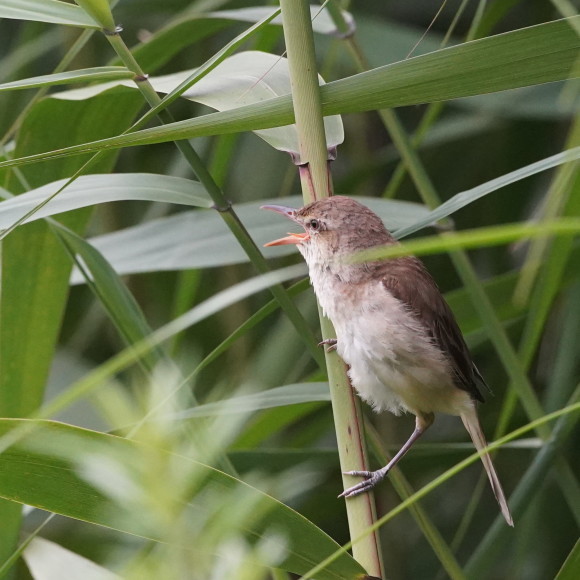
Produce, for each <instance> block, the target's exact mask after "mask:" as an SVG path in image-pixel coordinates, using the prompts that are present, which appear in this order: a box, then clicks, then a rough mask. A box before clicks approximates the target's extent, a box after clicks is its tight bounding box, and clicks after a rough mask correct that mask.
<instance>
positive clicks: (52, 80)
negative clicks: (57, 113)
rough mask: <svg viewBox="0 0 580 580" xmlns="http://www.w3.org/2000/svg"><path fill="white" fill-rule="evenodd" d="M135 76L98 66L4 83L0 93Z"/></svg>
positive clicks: (112, 67)
mask: <svg viewBox="0 0 580 580" xmlns="http://www.w3.org/2000/svg"><path fill="white" fill-rule="evenodd" d="M134 76H135V75H134V74H133V73H132V72H131V71H130V70H129V69H127V68H125V67H124V66H98V67H94V68H84V69H79V70H73V71H66V72H61V73H55V74H52V75H42V76H38V77H31V78H28V79H21V80H18V81H13V82H11V83H3V84H0V92H4V91H15V90H21V89H34V88H39V87H52V86H57V85H70V84H77V83H90V82H94V81H99V82H108V81H116V80H124V79H132V78H133V77H134Z"/></svg>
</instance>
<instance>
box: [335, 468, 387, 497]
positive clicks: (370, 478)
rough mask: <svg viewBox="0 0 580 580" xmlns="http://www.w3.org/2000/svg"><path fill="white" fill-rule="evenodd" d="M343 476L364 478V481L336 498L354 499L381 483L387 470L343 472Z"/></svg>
mask: <svg viewBox="0 0 580 580" xmlns="http://www.w3.org/2000/svg"><path fill="white" fill-rule="evenodd" d="M344 474H345V475H352V476H354V477H364V479H363V480H362V481H361V482H359V483H357V484H356V485H353V486H352V487H349V488H348V489H345V490H344V491H343V492H342V493H341V494H340V495H339V496H338V497H355V496H356V495H359V494H361V493H365V492H367V491H370V490H371V489H373V487H375V485H377V483H379V482H381V481H382V480H383V479H384V478H385V475H387V470H385V469H378V470H377V471H345V472H344Z"/></svg>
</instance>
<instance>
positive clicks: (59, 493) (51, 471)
mask: <svg viewBox="0 0 580 580" xmlns="http://www.w3.org/2000/svg"><path fill="white" fill-rule="evenodd" d="M23 425H26V426H27V427H28V428H27V432H26V435H24V436H23V438H21V439H20V440H19V442H18V443H17V444H15V445H14V446H12V447H11V448H9V449H8V450H7V451H5V452H4V453H2V454H1V455H0V472H2V474H3V475H2V478H0V496H1V497H4V498H6V499H8V500H11V501H15V502H18V503H25V504H28V505H32V506H35V507H38V508H40V509H44V510H48V511H52V512H55V513H58V514H61V515H64V516H67V517H71V518H74V519H78V520H81V521H85V522H89V523H93V524H97V525H101V526H105V527H109V528H112V529H117V530H119V531H121V532H125V533H128V534H133V535H137V536H141V537H147V538H149V539H151V540H154V541H160V540H162V538H160V537H156V534H155V532H154V531H153V530H151V529H150V528H147V527H145V528H143V526H142V525H139V523H137V519H136V517H135V516H136V515H138V514H135V513H132V514H131V517H128V518H122V517H119V512H122V511H123V510H124V509H127V508H124V507H123V504H122V503H120V502H118V501H113V500H111V499H110V498H108V497H106V496H105V495H103V493H102V492H100V491H98V490H97V489H96V488H95V487H93V486H92V485H91V484H90V483H87V481H86V480H85V479H84V478H82V477H80V476H79V475H78V473H77V467H76V466H77V465H83V461H82V456H83V455H84V454H86V453H87V451H91V452H92V453H94V454H98V455H99V456H102V457H104V458H106V457H109V458H111V460H113V461H116V462H119V461H122V462H126V463H127V464H130V462H131V460H132V458H133V457H134V456H135V455H138V454H139V453H142V452H143V447H146V446H145V445H143V444H140V443H138V442H136V441H130V440H127V439H123V438H120V437H115V436H112V435H106V434H104V433H97V432H96V431H89V430H86V429H81V428H79V427H72V426H70V425H65V424H62V423H55V422H52V421H32V420H26V419H0V436H2V435H4V434H6V433H8V432H10V431H11V430H12V429H15V428H19V427H22V426H23ZM156 452H157V453H161V454H164V453H167V452H164V451H163V450H161V449H158V450H156ZM180 461H182V462H185V463H188V464H190V465H191V466H194V467H195V469H196V470H199V472H201V473H203V476H204V480H205V481H207V484H206V485H209V486H212V487H215V488H217V489H220V490H224V491H225V492H227V490H232V489H234V488H235V487H236V486H243V487H244V488H245V491H246V492H247V494H248V495H250V496H252V497H255V498H257V499H258V500H259V501H260V503H261V505H265V506H267V509H265V510H264V516H263V517H262V518H261V520H257V521H252V522H249V523H248V525H247V527H246V529H244V530H243V532H244V533H245V534H247V535H248V536H249V537H256V536H258V537H260V536H262V535H263V534H264V533H266V532H267V531H268V530H270V529H272V528H274V529H277V530H282V531H283V532H284V534H285V536H286V540H287V542H288V553H287V557H286V559H285V561H284V562H283V564H282V565H281V567H282V568H283V569H285V570H288V571H291V572H294V573H297V574H303V573H306V572H307V571H308V570H310V569H311V568H312V567H313V565H315V564H316V563H318V562H320V561H321V560H323V559H324V558H325V557H327V556H330V555H331V554H334V553H335V552H336V550H339V549H340V546H339V545H338V544H337V543H336V542H334V540H332V539H331V538H330V537H329V536H328V535H327V534H326V533H324V532H323V531H322V530H320V529H319V528H317V527H316V526H315V525H314V524H313V523H312V522H310V521H309V520H307V519H306V518H304V517H303V516H301V515H300V514H299V513H297V512H295V511H294V510H292V509H290V508H289V507H287V506H286V505H284V504H283V503H281V502H279V501H277V500H276V499H274V498H272V497H271V496H268V495H266V494H264V493H263V492H261V491H259V490H257V489H255V488H253V487H251V486H249V485H248V484H246V483H244V482H243V481H240V480H237V479H235V478H234V477H231V476H229V475H226V474H225V473H222V472H221V471H218V470H216V469H213V468H211V467H209V466H207V465H204V464H202V463H199V462H196V461H194V460H192V459H190V458H189V457H184V456H180ZM31 482H35V484H34V485H32V484H31ZM203 497H205V496H204V495H203V494H201V495H200V496H199V498H198V497H197V496H194V497H193V498H192V499H191V500H190V501H189V502H188V504H187V505H188V506H191V507H192V508H193V509H194V510H201V511H202V512H205V511H206V506H205V505H204V502H203V501H202V499H201V498H203ZM185 507H187V506H185V505H184V508H185ZM361 574H364V570H363V569H362V568H361V566H360V565H359V564H358V563H357V562H356V561H355V560H354V559H353V558H352V557H351V556H350V555H349V554H347V553H346V552H343V553H342V554H341V555H340V556H338V557H337V559H336V560H335V561H334V562H333V563H332V564H330V565H329V566H328V567H327V568H325V570H323V571H321V572H320V573H319V574H318V575H317V578H319V579H321V580H355V579H356V578H357V577H359V576H360V575H361Z"/></svg>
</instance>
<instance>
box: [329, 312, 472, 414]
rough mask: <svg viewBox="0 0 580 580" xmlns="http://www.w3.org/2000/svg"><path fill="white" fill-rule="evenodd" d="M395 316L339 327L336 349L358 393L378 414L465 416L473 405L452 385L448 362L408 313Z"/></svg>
mask: <svg viewBox="0 0 580 580" xmlns="http://www.w3.org/2000/svg"><path fill="white" fill-rule="evenodd" d="M390 314H391V315H392V316H390V317H387V319H386V320H385V317H384V315H383V316H381V320H380V323H379V324H378V323H377V316H376V314H374V315H373V314H372V313H365V314H364V315H363V316H361V317H357V318H354V319H353V318H351V319H350V320H351V321H352V320H355V323H354V324H346V325H344V324H338V325H336V326H337V329H336V330H337V350H338V353H339V354H340V356H341V357H342V359H343V360H344V361H345V362H346V363H347V364H348V365H350V370H349V376H350V379H351V382H352V384H353V386H354V387H355V389H356V390H357V392H358V394H359V395H360V396H361V398H362V399H363V400H365V401H366V402H367V403H369V404H370V405H371V406H372V407H373V408H374V409H375V410H376V411H384V410H388V411H390V412H392V413H395V414H400V413H401V412H402V411H410V412H412V413H415V414H417V412H422V413H432V412H441V413H449V414H452V415H458V414H460V413H461V410H462V408H464V407H465V406H467V405H471V404H472V401H471V398H470V397H469V395H468V394H467V393H466V392H465V391H462V390H460V389H458V388H457V387H456V386H455V385H454V384H453V380H452V375H451V370H450V365H449V363H448V362H447V360H446V359H445V358H444V356H443V355H442V354H441V352H440V351H439V349H438V348H437V347H436V346H434V345H433V343H432V342H431V339H430V338H429V337H428V336H427V335H426V334H425V332H424V331H423V330H422V328H420V327H418V326H417V324H416V323H415V320H414V319H413V318H412V317H410V316H409V315H408V313H407V312H405V311H391V313H390ZM409 337H411V339H410V340H409Z"/></svg>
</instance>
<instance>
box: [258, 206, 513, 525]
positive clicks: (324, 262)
mask: <svg viewBox="0 0 580 580" xmlns="http://www.w3.org/2000/svg"><path fill="white" fill-rule="evenodd" d="M262 207H263V209H269V210H273V211H275V212H278V213H280V214H282V215H284V216H286V217H287V218H289V219H291V220H292V221H294V222H296V223H297V224H300V225H301V226H302V227H303V228H304V230H305V231H304V232H303V233H298V234H289V235H288V237H285V238H281V239H279V240H275V241H273V242H270V243H268V244H266V245H267V246H278V245H283V244H296V246H297V248H298V250H299V251H300V253H301V254H302V255H303V256H304V258H305V260H306V262H307V264H308V269H309V273H310V280H311V283H312V286H313V287H314V292H315V293H316V296H317V298H318V302H319V303H320V305H321V307H322V309H323V311H324V313H325V315H326V316H328V318H330V320H331V321H332V323H333V325H334V328H335V329H336V339H331V340H327V341H325V344H328V345H330V348H336V350H337V352H338V354H339V355H340V356H341V357H342V359H343V360H344V361H345V362H346V363H347V364H348V365H349V366H350V369H349V371H348V374H349V377H350V380H351V383H352V385H353V386H354V388H355V389H356V391H357V392H358V394H359V395H360V397H361V398H362V399H363V400H365V401H366V402H367V403H369V404H370V405H371V406H372V407H373V409H374V410H375V411H377V412H380V411H390V412H391V413H394V414H395V415H399V414H401V412H410V413H413V414H414V415H415V417H416V420H415V430H414V431H413V433H412V435H411V437H409V439H408V441H407V442H406V443H405V444H404V445H403V447H402V448H401V449H400V451H399V452H398V453H397V454H396V455H395V456H394V457H393V459H392V460H391V461H390V462H389V463H388V465H386V466H385V467H383V468H382V469H379V470H377V471H351V472H348V475H353V476H360V477H363V478H364V479H363V480H362V481H361V482H359V483H358V484H356V485H354V486H353V487H351V488H349V489H347V490H345V491H344V492H343V493H342V494H341V496H344V497H352V496H355V495H357V494H359V493H362V492H365V491H368V490H370V489H371V488H373V487H374V486H375V485H376V484H377V483H378V482H380V481H381V480H382V479H383V478H384V477H385V476H386V475H387V473H388V472H389V470H390V469H391V468H392V467H393V466H394V465H396V463H397V462H398V461H399V460H400V459H401V458H402V457H403V455H405V453H407V451H409V449H410V448H411V446H412V445H413V443H414V442H415V441H416V440H417V439H418V438H419V437H420V436H421V435H422V434H423V433H424V432H425V430H426V429H427V428H428V427H430V426H431V424H432V423H433V420H434V413H447V414H450V415H459V416H460V417H461V419H462V420H463V424H464V425H465V428H466V429H467V431H468V433H469V435H470V436H471V439H472V440H473V443H474V445H475V447H476V449H478V450H481V449H483V448H484V447H485V446H486V445H487V443H486V440H485V436H484V434H483V431H482V429H481V426H480V423H479V419H478V417H477V409H476V404H477V401H483V396H482V394H481V391H480V388H481V387H485V386H486V385H485V382H484V380H483V378H482V376H481V375H480V373H479V371H478V370H477V368H476V366H475V365H474V363H473V360H472V358H471V355H470V353H469V350H468V348H467V345H466V344H465V341H464V339H463V336H462V334H461V330H460V329H459V326H458V325H457V322H456V321H455V317H454V316H453V313H452V311H451V309H450V308H449V306H448V305H447V303H446V302H445V299H444V298H443V296H442V295H441V293H440V291H439V289H438V288H437V285H436V284H435V281H434V280H433V278H432V277H431V276H430V274H429V273H428V272H427V270H426V269H425V267H424V266H423V263H422V262H421V261H420V260H418V259H417V258H415V257H414V256H405V257H402V258H395V259H389V260H382V261H371V262H364V263H352V261H349V260H347V259H345V258H346V257H347V256H349V255H352V254H354V253H356V252H359V251H361V250H365V249H368V248H373V247H375V246H383V245H392V244H397V243H398V242H397V241H396V240H395V238H393V236H392V235H391V234H390V233H389V232H388V230H387V229H386V228H385V226H384V224H383V222H382V221H381V219H380V218H379V216H377V215H376V214H375V213H373V212H372V211H371V210H370V209H368V208H367V207H365V206H364V205H362V204H360V203H358V202H357V201H355V200H353V199H350V198H348V197H340V196H335V197H331V198H327V199H323V200H320V201H315V202H314V203H311V204H309V205H307V206H305V207H303V208H301V209H294V208H290V207H284V206H278V205H265V206H262ZM481 459H482V461H483V465H484V467H485V470H486V472H487V475H488V477H489V481H490V483H491V487H492V489H493V492H494V494H495V497H496V498H497V501H498V503H499V506H500V508H501V512H502V514H503V516H504V518H505V520H506V522H507V523H508V524H509V525H510V526H513V520H512V516H511V514H510V511H509V508H508V505H507V501H506V498H505V495H504V492H503V489H502V487H501V484H500V482H499V479H498V476H497V474H496V472H495V469H494V466H493V463H492V461H491V459H490V457H489V455H482V457H481Z"/></svg>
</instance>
